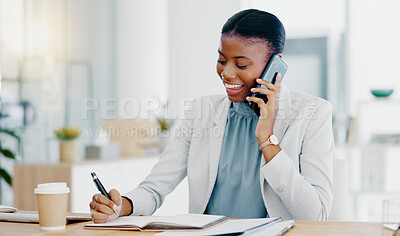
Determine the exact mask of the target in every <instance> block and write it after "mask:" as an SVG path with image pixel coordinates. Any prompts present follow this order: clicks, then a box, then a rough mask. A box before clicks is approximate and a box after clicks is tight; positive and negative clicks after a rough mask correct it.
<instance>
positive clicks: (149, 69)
mask: <svg viewBox="0 0 400 236" xmlns="http://www.w3.org/2000/svg"><path fill="white" fill-rule="evenodd" d="M115 17H116V21H115V35H116V41H115V59H116V61H115V65H116V67H115V75H116V83H117V98H118V100H121V99H123V98H129V97H134V98H138V99H143V98H149V97H156V98H160V99H162V100H165V99H166V98H167V94H168V86H169V84H168V76H169V70H168V34H169V33H168V28H169V24H168V1H165V0H117V1H115Z"/></svg>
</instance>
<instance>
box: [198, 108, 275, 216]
mask: <svg viewBox="0 0 400 236" xmlns="http://www.w3.org/2000/svg"><path fill="white" fill-rule="evenodd" d="M232 104H233V106H231V107H230V109H229V114H228V121H227V124H226V128H225V134H224V139H223V143H222V148H221V155H220V159H219V166H218V173H217V179H216V182H215V185H214V189H213V192H212V194H211V197H210V200H209V202H208V205H207V208H206V211H205V213H206V214H213V215H225V216H227V217H230V218H263V217H268V214H267V211H266V209H265V206H264V202H263V199H262V195H261V188H260V162H261V158H263V157H262V152H261V151H260V150H259V149H258V141H257V138H256V137H255V134H254V132H255V129H256V126H257V122H258V116H257V115H256V113H254V112H253V111H252V110H251V109H250V107H249V106H248V105H247V102H237V103H232Z"/></svg>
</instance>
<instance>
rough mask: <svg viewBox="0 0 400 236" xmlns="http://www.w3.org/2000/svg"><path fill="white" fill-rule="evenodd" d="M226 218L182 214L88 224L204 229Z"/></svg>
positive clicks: (131, 217) (128, 218) (119, 219)
mask: <svg viewBox="0 0 400 236" xmlns="http://www.w3.org/2000/svg"><path fill="white" fill-rule="evenodd" d="M222 217H224V216H215V215H202V214H182V215H175V216H123V217H119V218H117V219H116V220H114V221H110V222H107V223H102V224H88V225H86V226H90V227H96V226H98V227H100V226H107V227H110V226H122V225H131V226H138V227H140V228H143V227H145V226H146V225H147V224H149V223H151V222H156V223H164V224H165V225H188V226H192V227H199V228H200V227H203V226H204V225H208V224H209V223H211V222H214V221H216V220H218V219H221V218H222Z"/></svg>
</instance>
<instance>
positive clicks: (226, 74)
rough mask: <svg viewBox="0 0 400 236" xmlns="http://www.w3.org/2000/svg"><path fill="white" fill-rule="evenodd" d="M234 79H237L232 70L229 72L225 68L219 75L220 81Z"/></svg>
mask: <svg viewBox="0 0 400 236" xmlns="http://www.w3.org/2000/svg"><path fill="white" fill-rule="evenodd" d="M236 77H237V75H236V73H235V72H234V71H232V70H229V69H228V68H227V67H226V68H225V69H224V70H223V71H222V73H221V78H222V79H227V80H230V79H234V78H236Z"/></svg>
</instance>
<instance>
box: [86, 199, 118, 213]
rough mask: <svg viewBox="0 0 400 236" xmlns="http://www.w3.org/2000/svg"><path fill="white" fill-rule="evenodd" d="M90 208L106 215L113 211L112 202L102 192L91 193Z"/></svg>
mask: <svg viewBox="0 0 400 236" xmlns="http://www.w3.org/2000/svg"><path fill="white" fill-rule="evenodd" d="M89 205H90V208H91V209H93V210H94V211H98V212H102V213H105V214H108V215H111V214H113V212H114V210H113V209H114V205H115V204H114V203H112V202H111V201H110V200H109V199H108V198H107V197H105V196H104V195H102V194H95V195H93V200H92V202H90V204H89Z"/></svg>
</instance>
